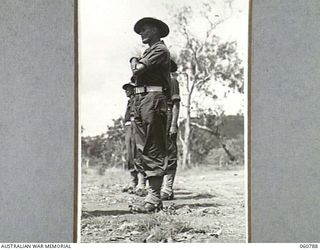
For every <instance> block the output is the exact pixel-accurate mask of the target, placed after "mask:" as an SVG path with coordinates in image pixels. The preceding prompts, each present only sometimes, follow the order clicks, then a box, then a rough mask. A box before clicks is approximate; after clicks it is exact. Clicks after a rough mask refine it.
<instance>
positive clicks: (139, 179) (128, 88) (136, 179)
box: [122, 82, 145, 194]
mask: <svg viewBox="0 0 320 250" xmlns="http://www.w3.org/2000/svg"><path fill="white" fill-rule="evenodd" d="M134 87H135V85H134V84H133V83H131V82H130V83H126V84H124V85H123V86H122V88H123V89H124V90H125V92H126V96H127V97H128V98H129V100H128V103H127V109H126V113H125V115H124V129H125V145H126V150H127V159H126V160H127V168H128V170H129V172H130V182H129V184H128V186H126V187H124V188H123V189H122V192H128V193H131V194H133V193H136V192H138V193H141V192H143V191H144V188H145V181H144V176H143V174H142V173H139V172H138V171H137V170H136V169H135V167H134V151H135V144H134V140H133V132H132V129H133V128H132V120H133V119H132V118H133V116H132V112H131V110H132V105H133V90H134Z"/></svg>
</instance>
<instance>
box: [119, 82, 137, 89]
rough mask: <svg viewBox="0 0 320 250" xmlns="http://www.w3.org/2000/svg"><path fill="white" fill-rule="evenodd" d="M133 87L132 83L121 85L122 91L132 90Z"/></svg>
mask: <svg viewBox="0 0 320 250" xmlns="http://www.w3.org/2000/svg"><path fill="white" fill-rule="evenodd" d="M134 87H135V86H134V85H133V84H132V83H126V84H123V85H122V89H124V90H127V89H128V88H134Z"/></svg>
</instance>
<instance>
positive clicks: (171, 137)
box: [161, 60, 180, 200]
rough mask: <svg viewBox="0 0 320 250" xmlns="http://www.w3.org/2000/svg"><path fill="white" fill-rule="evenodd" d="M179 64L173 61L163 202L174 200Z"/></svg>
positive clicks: (178, 106) (178, 108) (178, 109)
mask: <svg viewBox="0 0 320 250" xmlns="http://www.w3.org/2000/svg"><path fill="white" fill-rule="evenodd" d="M177 69H178V67H177V64H176V63H175V62H174V61H173V60H171V70H170V71H171V86H170V96H169V99H168V102H167V104H168V113H167V115H168V118H167V119H168V121H167V134H168V138H167V144H168V168H167V171H166V174H165V176H164V180H163V181H164V182H163V186H162V191H161V199H162V200H172V199H173V182H174V178H175V176H176V171H177V160H178V158H177V157H178V150H177V132H178V118H179V111H180V90H179V82H178V81H177V73H175V72H176V71H177Z"/></svg>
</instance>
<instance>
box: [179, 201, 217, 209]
mask: <svg viewBox="0 0 320 250" xmlns="http://www.w3.org/2000/svg"><path fill="white" fill-rule="evenodd" d="M221 206H223V204H220V203H216V202H212V203H190V204H174V208H175V209H181V208H185V207H189V208H191V209H196V208H201V207H221Z"/></svg>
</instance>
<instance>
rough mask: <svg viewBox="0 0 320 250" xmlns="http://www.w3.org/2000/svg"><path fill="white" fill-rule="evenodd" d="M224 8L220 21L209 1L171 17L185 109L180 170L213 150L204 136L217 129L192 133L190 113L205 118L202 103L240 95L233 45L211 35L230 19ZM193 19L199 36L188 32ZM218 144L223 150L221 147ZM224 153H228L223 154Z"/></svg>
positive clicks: (240, 73) (229, 4) (228, 4)
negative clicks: (179, 41)
mask: <svg viewBox="0 0 320 250" xmlns="http://www.w3.org/2000/svg"><path fill="white" fill-rule="evenodd" d="M225 4H226V9H228V10H230V11H229V12H230V13H229V14H225V15H224V16H222V17H219V15H216V14H215V13H214V10H213V6H214V5H215V3H214V2H212V1H209V2H202V3H201V5H200V7H199V8H197V9H193V8H191V6H183V7H182V8H180V9H178V10H176V11H175V13H174V14H173V19H174V20H175V28H176V30H177V31H178V32H179V33H180V35H181V37H182V39H183V41H184V44H182V49H181V51H180V54H179V56H178V72H179V73H180V76H179V80H180V83H181V87H182V88H183V90H182V91H181V92H182V93H184V94H185V95H184V98H183V99H182V106H183V107H184V108H185V109H186V119H184V120H183V126H181V127H182V128H183V131H182V133H181V136H180V140H181V143H182V148H183V155H182V158H183V159H182V165H183V167H188V166H190V164H191V161H194V160H196V161H198V160H202V159H203V157H204V155H206V154H207V153H208V151H209V150H210V148H212V147H213V142H212V141H209V142H208V143H205V142H206V136H205V134H204V133H206V132H205V131H207V132H208V131H210V130H213V131H215V130H216V129H217V127H216V126H215V125H214V124H213V126H212V124H201V123H200V124H198V125H199V126H198V128H201V129H202V130H204V131H202V132H200V131H198V132H197V133H194V129H195V128H192V127H191V126H192V124H191V123H192V121H191V116H192V111H193V112H196V113H197V114H199V113H200V115H201V113H202V115H205V114H206V111H204V110H200V109H199V107H201V104H203V103H204V101H205V100H209V99H210V100H211V101H214V100H216V99H219V98H225V97H226V96H227V93H228V92H229V91H230V89H234V90H236V91H238V92H240V93H243V91H244V79H243V66H242V60H241V59H240V58H239V57H238V54H237V43H236V42H235V41H222V39H221V38H219V37H218V36H216V35H215V34H214V31H215V29H216V27H217V26H218V25H220V24H222V23H223V22H224V21H225V20H227V19H228V18H230V17H231V15H232V1H230V0H228V1H225ZM196 18H197V20H199V18H200V19H202V20H203V21H205V25H204V26H203V27H202V28H203V31H204V34H203V35H202V36H200V35H196V34H195V32H194V30H192V28H191V27H192V25H191V22H192V21H193V20H195V19H196ZM217 86H219V87H220V88H224V94H223V95H222V96H218V95H217V93H216V91H215V88H217ZM196 92H198V93H201V92H202V93H203V94H204V96H205V99H204V98H199V97H197V96H196V95H195V93H196ZM198 96H199V95H198ZM213 108H216V107H213ZM216 114H217V116H219V115H221V114H223V110H222V112H217V111H216ZM200 122H201V117H200ZM206 126H209V127H206ZM213 133H214V132H213ZM191 142H192V143H191ZM220 144H221V146H222V147H223V148H224V144H223V143H220ZM194 147H197V148H198V152H197V154H196V155H195V154H193V155H191V154H192V152H195V151H194ZM224 149H225V148H224ZM225 151H226V152H227V153H228V151H227V150H225ZM198 157H200V158H198Z"/></svg>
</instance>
